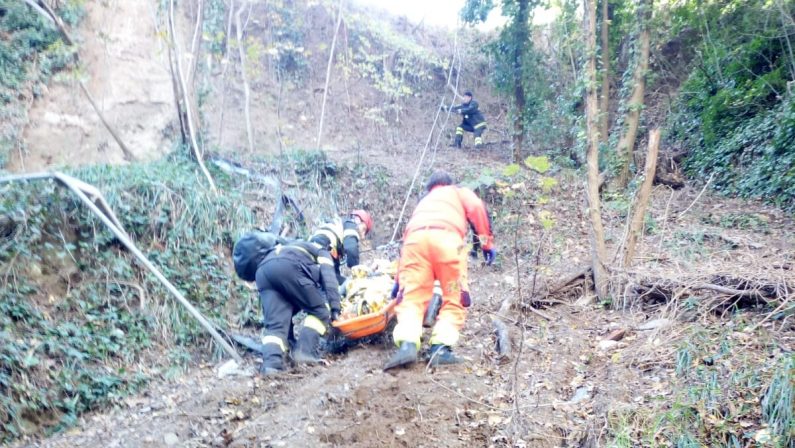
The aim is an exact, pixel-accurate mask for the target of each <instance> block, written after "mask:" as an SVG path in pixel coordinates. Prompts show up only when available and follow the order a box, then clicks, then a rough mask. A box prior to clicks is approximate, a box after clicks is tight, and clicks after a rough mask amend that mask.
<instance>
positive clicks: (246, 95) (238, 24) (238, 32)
mask: <svg viewBox="0 0 795 448" xmlns="http://www.w3.org/2000/svg"><path fill="white" fill-rule="evenodd" d="M246 6H248V7H249V8H250V7H251V5H247V4H246V2H243V3H241V4H240V8H239V9H238V10H237V13H236V14H235V36H236V37H237V51H238V55H239V56H240V76H241V78H242V79H243V116H244V117H245V120H246V136H247V137H248V152H249V154H252V153H253V152H254V130H253V129H252V127H251V86H250V85H249V83H248V72H247V71H246V49H245V45H244V42H243V31H244V30H243V22H242V21H241V20H240V16H241V15H242V14H243V10H244V9H245V8H246Z"/></svg>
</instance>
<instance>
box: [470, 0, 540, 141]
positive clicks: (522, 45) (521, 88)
mask: <svg viewBox="0 0 795 448" xmlns="http://www.w3.org/2000/svg"><path fill="white" fill-rule="evenodd" d="M540 3H541V2H540V1H539V0H502V1H501V2H500V3H499V6H500V11H501V13H502V15H503V16H504V17H506V18H508V19H509V24H508V25H506V26H503V27H502V28H500V30H499V35H498V37H497V38H496V39H494V40H492V41H491V42H489V43H488V44H487V45H485V47H484V48H483V51H484V52H485V53H486V55H488V57H489V58H490V60H491V63H492V65H493V67H492V69H491V71H490V72H489V80H490V81H491V84H492V86H493V87H494V89H495V90H496V91H497V92H498V93H501V94H503V95H505V96H509V97H510V98H511V99H512V102H513V106H514V109H515V110H514V116H515V119H517V120H520V121H521V122H522V124H523V128H522V129H526V128H527V125H528V124H529V123H530V122H532V121H533V120H534V119H535V117H536V115H537V114H538V112H539V109H540V105H541V102H542V99H543V98H546V97H547V96H548V94H549V92H548V89H547V87H546V86H547V85H548V84H547V82H546V79H545V76H544V73H543V71H542V69H541V67H542V66H543V64H542V61H543V57H544V56H543V54H542V53H541V52H540V51H538V50H536V49H535V47H534V46H533V40H532V31H533V27H532V25H531V24H532V17H533V11H534V10H535V8H536V7H537V6H538V5H539V4H540ZM495 6H496V5H495V4H494V2H493V1H491V0H468V1H467V2H465V4H464V7H463V8H462V10H461V17H462V18H463V19H464V21H466V22H468V23H478V22H482V21H484V20H485V19H486V18H487V16H488V14H489V12H490V11H491V10H492V9H493V8H494V7H495Z"/></svg>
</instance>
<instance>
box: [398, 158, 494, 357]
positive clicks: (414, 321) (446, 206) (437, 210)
mask: <svg viewBox="0 0 795 448" xmlns="http://www.w3.org/2000/svg"><path fill="white" fill-rule="evenodd" d="M426 190H427V193H426V195H425V196H424V197H423V198H422V199H421V200H420V202H419V204H417V208H416V209H415V210H414V213H413V215H412V216H411V219H410V220H409V222H408V224H407V225H406V232H405V234H404V235H403V248H402V250H401V254H400V262H399V266H398V283H397V285H398V290H397V300H398V304H397V306H396V307H395V312H396V315H397V326H396V327H395V330H394V333H393V338H394V340H395V343H396V344H397V345H398V347H399V349H398V351H397V352H396V353H395V354H394V355H393V356H392V357H391V358H390V359H389V360H388V361H387V363H386V365H385V366H384V370H387V369H391V368H394V367H399V366H405V365H409V364H412V363H414V362H415V361H416V360H417V352H418V348H419V346H420V338H421V336H422V324H423V315H424V313H425V310H426V309H427V307H428V304H429V302H430V301H431V297H432V296H433V293H434V291H433V288H434V281H436V280H438V281H439V283H440V284H441V288H442V306H441V309H440V310H439V315H438V317H437V319H436V322H435V324H434V326H433V330H432V333H431V339H430V344H431V351H430V356H431V358H430V363H431V365H441V364H456V363H459V362H461V359H460V358H459V357H457V356H456V355H455V354H454V353H453V351H452V348H453V347H454V346H455V345H456V343H457V342H458V337H459V332H460V331H461V328H463V326H464V320H465V319H466V308H467V307H469V305H470V304H471V299H470V296H469V290H468V286H467V281H466V278H467V276H466V273H467V258H468V255H469V252H468V250H467V244H466V242H465V236H466V233H467V229H468V225H472V227H474V229H475V231H476V234H477V236H478V237H479V241H480V244H481V248H482V250H483V255H484V258H485V259H486V263H487V264H489V265H490V264H491V263H492V262H493V261H494V258H495V257H496V254H497V252H496V250H495V249H494V237H493V235H492V230H491V223H490V221H489V216H488V213H487V211H486V207H485V205H484V204H483V201H481V200H480V198H478V197H477V195H476V194H475V193H474V192H472V191H471V190H469V189H467V188H462V187H457V186H455V185H453V180H452V177H451V176H450V175H449V174H448V173H446V172H444V171H436V172H434V173H433V174H432V175H431V178H430V180H429V181H428V185H427V187H426Z"/></svg>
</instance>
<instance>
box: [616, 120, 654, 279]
mask: <svg viewBox="0 0 795 448" xmlns="http://www.w3.org/2000/svg"><path fill="white" fill-rule="evenodd" d="M659 148H660V130H659V129H654V130H653V131H651V132H649V152H648V154H646V168H645V169H644V171H643V176H644V177H643V183H642V184H641V186H640V188H639V189H638V192H637V193H636V194H635V202H634V207H633V209H634V211H633V212H632V218H631V220H630V222H629V232H627V242H626V244H625V245H624V256H623V258H622V266H624V267H629V266H631V265H632V260H633V257H634V256H635V245H636V244H637V242H638V238H640V235H641V233H642V231H643V221H644V218H645V216H646V208H647V207H648V206H649V197H650V196H651V186H652V182H653V181H654V173H655V171H656V170H657V154H658V153H659Z"/></svg>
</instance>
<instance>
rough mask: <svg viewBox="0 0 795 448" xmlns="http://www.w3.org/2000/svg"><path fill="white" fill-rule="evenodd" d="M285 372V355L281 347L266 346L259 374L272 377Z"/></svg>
mask: <svg viewBox="0 0 795 448" xmlns="http://www.w3.org/2000/svg"><path fill="white" fill-rule="evenodd" d="M281 372H284V353H282V351H281V349H280V348H279V347H275V346H274V347H272V346H271V344H266V345H265V348H264V351H263V353H262V364H260V366H259V373H260V375H262V376H271V375H276V374H279V373H281Z"/></svg>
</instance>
